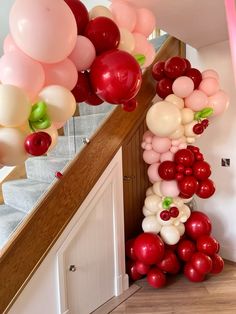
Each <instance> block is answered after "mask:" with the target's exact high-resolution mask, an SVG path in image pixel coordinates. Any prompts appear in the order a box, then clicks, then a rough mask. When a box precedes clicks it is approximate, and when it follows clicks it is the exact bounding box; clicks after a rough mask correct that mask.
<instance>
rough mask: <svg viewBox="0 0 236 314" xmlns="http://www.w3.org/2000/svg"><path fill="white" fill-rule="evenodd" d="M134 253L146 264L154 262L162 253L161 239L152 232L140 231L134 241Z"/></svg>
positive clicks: (162, 244) (160, 258) (159, 259)
mask: <svg viewBox="0 0 236 314" xmlns="http://www.w3.org/2000/svg"><path fill="white" fill-rule="evenodd" d="M134 253H135V255H136V256H137V259H138V260H139V261H140V262H143V263H144V264H146V265H152V264H156V263H158V262H159V261H161V260H162V258H163V255H164V243H163V241H162V239H161V238H160V237H159V236H158V235H156V234H153V233H141V234H140V235H139V236H138V237H137V238H136V239H135V241H134Z"/></svg>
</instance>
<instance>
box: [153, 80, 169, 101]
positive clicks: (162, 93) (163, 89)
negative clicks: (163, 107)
mask: <svg viewBox="0 0 236 314" xmlns="http://www.w3.org/2000/svg"><path fill="white" fill-rule="evenodd" d="M172 84H173V81H172V80H171V79H169V78H166V77H165V78H163V79H161V80H160V81H159V82H157V85H156V93H157V95H158V96H159V97H161V98H162V99H164V98H166V97H167V96H168V95H170V94H173V91H172Z"/></svg>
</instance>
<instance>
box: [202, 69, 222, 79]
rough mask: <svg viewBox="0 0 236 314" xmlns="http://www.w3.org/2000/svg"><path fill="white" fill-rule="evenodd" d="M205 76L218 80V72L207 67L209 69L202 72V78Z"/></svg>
mask: <svg viewBox="0 0 236 314" xmlns="http://www.w3.org/2000/svg"><path fill="white" fill-rule="evenodd" d="M207 77H213V78H215V79H217V80H219V78H220V77H219V74H218V73H217V72H216V71H215V70H212V69H209V70H205V71H203V72H202V78H203V79H205V78H207Z"/></svg>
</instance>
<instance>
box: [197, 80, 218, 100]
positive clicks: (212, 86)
mask: <svg viewBox="0 0 236 314" xmlns="http://www.w3.org/2000/svg"><path fill="white" fill-rule="evenodd" d="M198 89H199V90H201V91H202V92H203V93H205V94H206V95H207V96H212V95H214V94H215V93H216V92H218V90H219V89H220V84H219V81H218V80H217V79H215V78H214V77H206V78H204V79H203V80H202V81H201V83H200V85H199V87H198Z"/></svg>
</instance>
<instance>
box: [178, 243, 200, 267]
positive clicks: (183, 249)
mask: <svg viewBox="0 0 236 314" xmlns="http://www.w3.org/2000/svg"><path fill="white" fill-rule="evenodd" d="M177 252H178V256H179V258H180V259H181V260H182V261H185V262H188V261H190V259H191V257H192V256H193V254H194V253H195V252H196V245H195V244H194V242H192V241H190V240H180V242H179V244H178V249H177Z"/></svg>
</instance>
